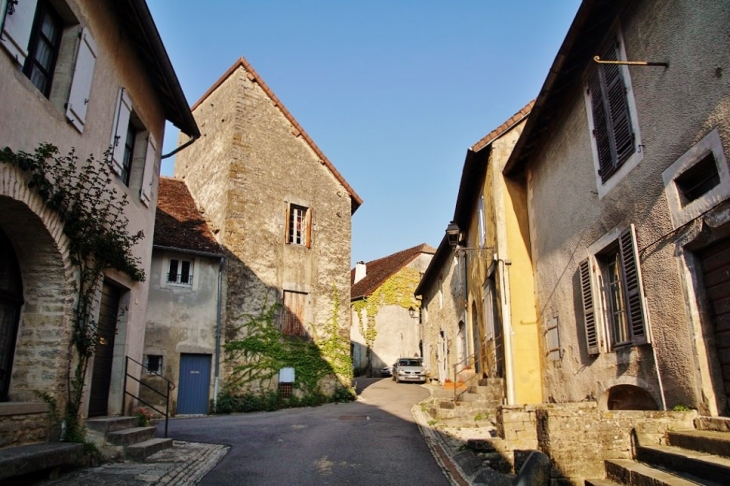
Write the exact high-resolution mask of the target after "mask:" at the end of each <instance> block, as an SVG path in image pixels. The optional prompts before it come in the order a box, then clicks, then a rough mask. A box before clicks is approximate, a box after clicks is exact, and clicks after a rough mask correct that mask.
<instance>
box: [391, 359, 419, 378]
mask: <svg viewBox="0 0 730 486" xmlns="http://www.w3.org/2000/svg"><path fill="white" fill-rule="evenodd" d="M393 379H394V380H395V382H396V383H400V382H402V381H414V382H418V383H426V370H425V369H424V367H423V359H421V358H398V361H396V362H395V365H393Z"/></svg>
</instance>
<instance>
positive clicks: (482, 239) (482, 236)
mask: <svg viewBox="0 0 730 486" xmlns="http://www.w3.org/2000/svg"><path fill="white" fill-rule="evenodd" d="M477 218H479V221H478V222H479V246H484V245H485V243H486V240H487V230H486V228H485V224H484V223H485V222H484V195H483V194H482V195H481V196H479V208H478V211H477Z"/></svg>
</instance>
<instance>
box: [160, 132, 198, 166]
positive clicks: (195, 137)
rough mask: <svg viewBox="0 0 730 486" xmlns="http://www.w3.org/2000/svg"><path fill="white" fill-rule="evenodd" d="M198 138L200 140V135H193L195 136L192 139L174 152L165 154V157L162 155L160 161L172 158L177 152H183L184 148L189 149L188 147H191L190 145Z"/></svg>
mask: <svg viewBox="0 0 730 486" xmlns="http://www.w3.org/2000/svg"><path fill="white" fill-rule="evenodd" d="M199 138H200V135H195V136H193V138H191V139H190V140H188V141H187V142H185V143H184V144H182V145H180V146H179V147H178V148H176V149H175V150H173V151H172V152H170V153H169V154H165V155H162V156H161V157H160V160H162V159H166V158H168V157H172V156H173V155H175V154H176V153H178V152H180V151H182V150H184V149H186V148H188V147H190V146H191V145H192V144H193V143H195V141H196V140H197V139H199Z"/></svg>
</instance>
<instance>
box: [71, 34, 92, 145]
mask: <svg viewBox="0 0 730 486" xmlns="http://www.w3.org/2000/svg"><path fill="white" fill-rule="evenodd" d="M96 52H97V50H96V43H95V42H94V39H92V37H91V34H89V30H88V29H86V28H84V30H83V31H82V32H81V43H80V44H79V52H78V54H77V56H76V66H75V67H74V77H73V80H72V81H71V93H70V95H69V97H68V104H67V106H66V118H67V119H68V121H69V122H70V123H71V124H72V125H73V126H74V127H76V129H77V130H78V131H79V132H83V131H84V124H85V123H86V109H87V107H88V106H89V95H90V93H91V80H92V78H93V76H94V65H95V64H96Z"/></svg>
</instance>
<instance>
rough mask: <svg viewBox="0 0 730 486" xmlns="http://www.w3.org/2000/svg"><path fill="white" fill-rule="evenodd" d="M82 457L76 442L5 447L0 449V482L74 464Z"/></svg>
mask: <svg viewBox="0 0 730 486" xmlns="http://www.w3.org/2000/svg"><path fill="white" fill-rule="evenodd" d="M83 455H84V446H83V444H79V443H76V442H42V443H38V444H26V445H21V446H14V447H6V448H4V449H0V480H3V479H6V478H11V477H15V476H20V475H22V474H28V473H32V472H35V471H42V470H44V469H50V468H55V467H58V466H61V465H64V464H75V463H78V462H79V461H80V460H81V457H82V456H83ZM3 484H6V483H5V482H3ZM8 484H9V483H8ZM13 484H16V483H13ZM18 484H22V483H18Z"/></svg>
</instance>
